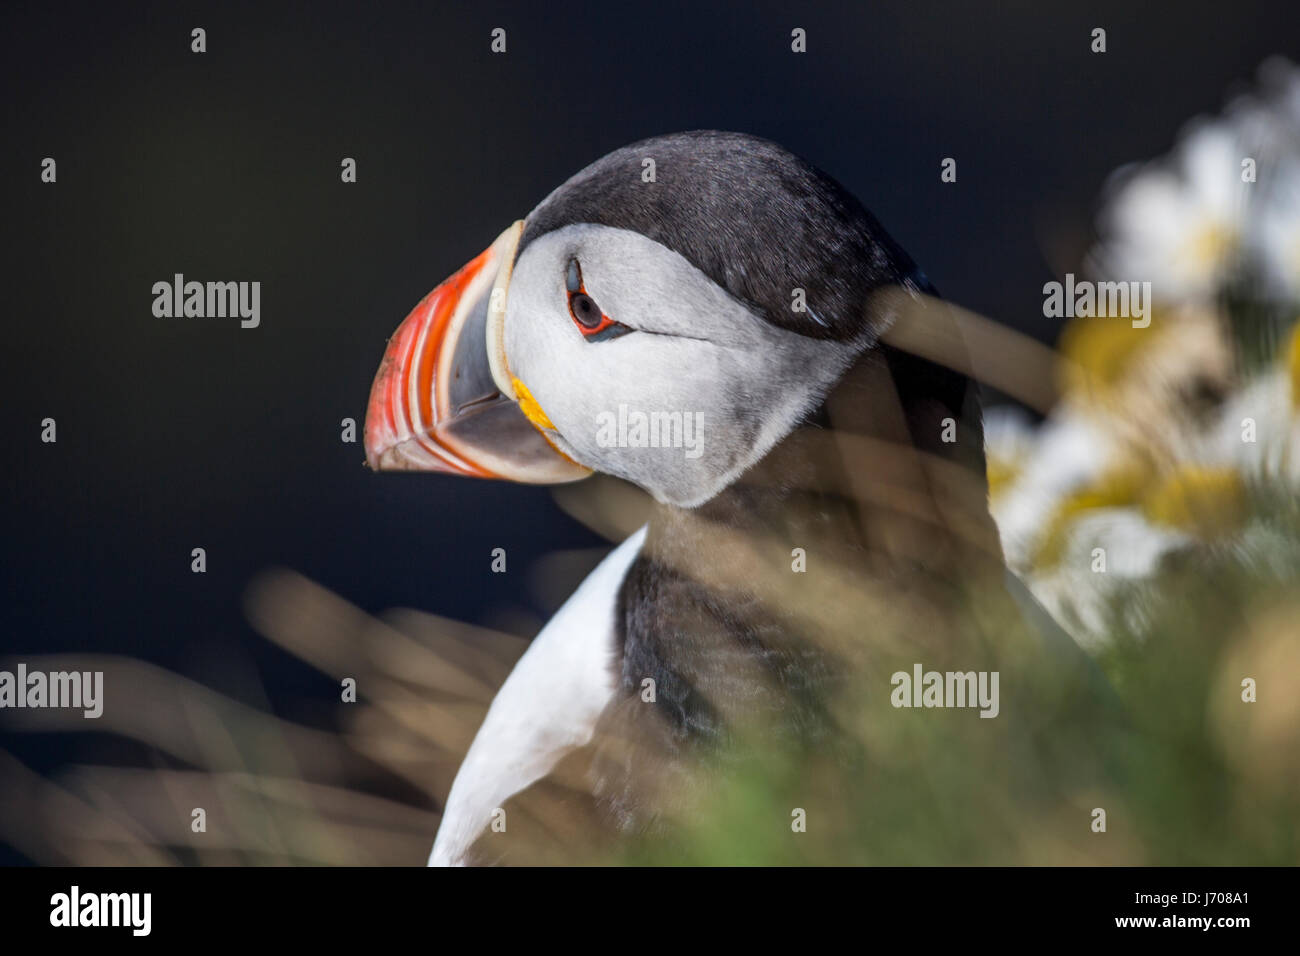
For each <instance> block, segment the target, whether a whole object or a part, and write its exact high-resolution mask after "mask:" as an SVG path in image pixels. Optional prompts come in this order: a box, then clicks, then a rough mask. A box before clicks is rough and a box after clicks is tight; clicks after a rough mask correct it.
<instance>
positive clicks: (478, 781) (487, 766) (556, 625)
mask: <svg viewBox="0 0 1300 956" xmlns="http://www.w3.org/2000/svg"><path fill="white" fill-rule="evenodd" d="M644 540H645V528H642V529H641V530H640V531H638V532H636V534H634V535H632V536H631V537H630V538H628V539H627V540H626V541H624V542H623V543H622V544H621V545H619V546H618V547H617V548H616V549H614V551H613V552H611V553H610V555H609V556H608V557H607V558H605V560H604V561H602V562H601V563H600V565H599V566H598V567H597V568H596V570H595V571H593V572H591V574H590V575H588V576H587V579H586V580H585V581H583V582H582V585H581V586H580V587H579V588H578V590H576V591H575V592H574V593H573V596H572V597H570V598H569V600H568V601H566V602H565V603H564V606H563V607H561V608H560V610H559V611H557V612H556V614H555V617H553V618H551V620H550V622H549V623H548V624H547V625H546V627H544V628H542V632H541V633H540V634H538V635H537V637H536V638H535V639H534V640H533V643H532V644H531V645H529V647H528V650H527V651H526V652H525V653H524V656H523V657H521V658H520V659H519V663H518V664H516V665H515V669H514V670H513V671H511V672H510V676H509V677H508V678H506V682H505V683H504V684H502V685H501V690H500V691H498V692H497V695H496V697H495V698H494V699H493V701H492V706H491V707H490V708H489V709H488V713H487V717H486V718H484V720H483V726H482V727H480V728H479V731H478V734H477V735H476V736H475V737H474V743H473V744H471V745H470V748H469V752H468V753H467V754H466V755H465V760H464V762H463V763H462V764H461V765H460V771H459V772H458V773H457V774H456V779H455V781H454V782H453V783H452V785H451V793H450V794H449V795H448V797H447V806H446V808H445V809H444V811H443V815H442V824H441V825H440V826H439V827H438V837H437V839H436V840H435V841H434V844H433V852H432V853H431V854H430V855H429V865H430V866H454V865H457V864H459V863H461V862H462V860H463V858H464V856H465V853H466V851H468V850H469V848H470V846H471V845H473V843H474V841H475V840H476V839H478V837H479V834H480V833H481V832H482V831H483V828H484V827H485V826H487V824H488V823H489V822H490V821H491V819H492V812H493V810H495V809H496V808H497V807H499V806H501V804H502V803H504V802H505V801H506V800H507V799H508V798H509V797H510V796H512V795H513V794H516V793H518V792H519V791H520V790H523V789H524V788H525V787H527V786H529V785H530V784H533V783H535V782H536V781H538V780H540V779H541V778H542V777H544V776H546V774H547V773H548V772H549V771H550V770H551V768H552V767H554V766H555V764H556V763H557V762H558V761H559V760H560V758H561V757H563V756H564V755H565V754H566V753H568V752H569V751H571V750H572V749H573V748H575V747H581V746H583V745H584V744H586V743H587V742H589V741H590V740H591V736H592V732H593V730H594V728H595V726H596V720H597V718H599V717H600V714H601V711H603V710H604V709H605V705H606V704H608V703H609V700H610V698H611V697H612V696H613V694H614V690H615V687H616V681H615V674H614V667H613V664H614V658H615V653H616V646H615V641H614V638H615V634H614V628H615V624H616V616H615V612H616V608H617V600H618V591H619V587H620V585H622V583H623V578H624V576H625V575H626V574H627V570H628V568H629V567H630V566H631V564H632V561H633V560H634V559H635V558H636V556H637V554H638V552H640V550H641V544H642V542H643V541H644Z"/></svg>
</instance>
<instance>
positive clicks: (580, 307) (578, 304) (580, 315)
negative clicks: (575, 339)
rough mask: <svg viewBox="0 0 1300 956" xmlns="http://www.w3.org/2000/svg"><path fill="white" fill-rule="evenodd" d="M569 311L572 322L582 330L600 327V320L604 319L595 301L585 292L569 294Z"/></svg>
mask: <svg viewBox="0 0 1300 956" xmlns="http://www.w3.org/2000/svg"><path fill="white" fill-rule="evenodd" d="M569 311H570V312H572V313H573V321H575V322H577V323H578V324H579V325H581V326H582V327H583V328H584V329H594V328H596V326H598V325H600V320H601V319H603V318H604V315H602V314H601V311H600V306H598V305H596V300H595V299H593V298H592V297H591V296H589V295H587V293H585V292H576V293H572V294H570V296H569Z"/></svg>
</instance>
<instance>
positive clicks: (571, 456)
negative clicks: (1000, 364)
mask: <svg viewBox="0 0 1300 956" xmlns="http://www.w3.org/2000/svg"><path fill="white" fill-rule="evenodd" d="M648 159H649V160H653V161H654V166H653V168H654V170H655V175H654V176H652V177H650V176H645V175H644V171H645V169H646V168H647V166H648V164H647V163H646V162H645V161H646V160H648ZM918 309H919V310H920V312H921V313H922V314H923V315H924V316H925V317H926V319H927V321H930V322H931V323H933V325H934V326H935V328H938V329H941V330H943V332H944V334H948V335H952V336H957V337H958V338H959V336H958V335H957V333H956V332H955V331H954V330H953V329H952V328H950V327H949V324H948V321H947V319H946V318H945V314H944V312H943V309H942V300H940V299H939V297H938V293H937V291H936V290H935V288H934V287H933V285H932V284H931V283H930V282H929V280H928V279H927V278H926V276H925V274H924V273H923V272H922V271H921V270H920V269H919V268H918V267H917V265H916V264H915V263H914V262H913V261H912V259H911V258H910V257H909V256H908V255H907V253H906V252H904V250H903V249H902V248H901V246H900V245H899V244H898V243H897V242H895V241H894V240H893V239H892V238H891V237H890V235H889V234H888V233H886V231H885V230H884V228H883V227H882V226H881V225H880V223H879V222H877V220H876V219H875V218H874V217H873V216H872V215H871V214H870V213H869V212H868V211H867V209H866V208H865V207H864V205H863V204H862V203H861V202H859V201H858V200H857V199H856V198H855V197H854V196H853V195H852V194H850V193H849V191H848V190H846V189H845V188H844V187H843V186H841V185H840V184H839V183H838V182H836V181H835V180H834V179H832V178H831V177H830V176H829V175H828V174H826V173H824V172H822V171H821V170H819V169H818V168H816V167H815V166H813V165H812V164H811V163H809V162H807V161H805V160H803V159H801V158H799V157H798V156H796V155H794V154H793V153H791V152H789V151H788V150H786V149H784V148H783V147H781V146H779V145H777V144H775V143H772V142H769V141H767V140H764V139H761V138H758V137H755V136H751V135H747V134H742V133H733V132H720V131H713V130H705V131H694V132H682V133H675V134H671V135H663V136H657V137H654V138H651V139H647V140H644V141H642V142H638V143H634V144H632V145H629V146H626V147H623V148H620V149H616V150H614V151H613V152H611V153H609V154H607V155H605V156H604V157H602V158H600V159H598V160H596V161H595V162H593V163H592V164H591V165H589V166H587V167H586V168H585V169H583V170H581V171H580V172H578V173H577V174H576V175H574V176H573V177H572V178H570V179H569V180H568V181H567V182H565V183H563V184H562V185H561V186H559V187H558V188H557V189H555V190H554V191H553V192H551V193H550V195H548V196H547V197H546V198H545V199H543V200H542V202H541V203H540V204H539V205H538V206H537V207H536V208H534V209H533V210H532V211H531V212H530V213H528V215H527V216H525V217H524V218H523V219H522V220H520V221H517V222H515V223H513V224H512V225H510V226H509V227H508V228H507V229H505V231H504V232H502V233H501V234H500V235H499V236H498V237H497V239H496V240H495V241H494V242H492V244H491V245H490V246H489V247H488V248H487V249H486V250H485V251H484V252H483V253H481V254H480V255H478V256H477V257H476V258H474V259H473V260H471V261H470V262H469V263H468V264H467V265H466V266H464V267H463V268H462V269H460V270H459V271H458V272H456V273H455V274H454V275H452V276H451V277H450V278H449V279H447V280H446V281H445V282H443V283H441V284H440V285H438V286H437V287H436V288H434V290H433V291H432V292H430V293H429V294H428V295H427V296H426V297H425V298H424V299H423V300H422V301H421V302H420V303H419V304H418V305H417V306H416V307H415V308H414V309H413V310H412V311H411V313H410V314H409V315H408V316H407V318H406V319H405V320H404V321H403V322H402V323H401V324H400V325H399V326H398V328H397V330H396V332H395V333H394V334H393V336H392V337H391V338H390V340H389V342H388V346H387V349H386V352H385V354H384V356H383V359H382V362H381V364H380V367H379V370H378V372H377V374H376V376H375V379H374V383H373V386H372V389H371V393H370V399H369V404H368V408H367V415H366V424H365V448H366V459H367V463H368V465H369V466H370V468H372V469H374V470H376V471H394V470H396V471H422V472H434V473H443V474H453V475H460V476H472V477H478V478H488V479H503V480H507V481H513V482H521V483H529V484H560V483H567V482H575V481H580V480H583V479H586V478H588V477H589V476H591V475H593V474H596V473H599V474H601V475H605V476H612V478H614V479H618V480H621V481H623V482H627V483H630V484H632V485H635V486H636V487H638V488H640V489H641V490H642V491H644V492H645V493H646V495H647V496H648V499H649V501H650V508H649V518H648V520H647V522H646V523H645V525H644V526H643V527H641V528H640V530H638V531H636V532H635V533H634V534H632V535H631V536H630V537H628V538H627V539H626V540H624V541H623V542H622V543H621V544H618V545H617V546H616V547H615V548H614V549H613V550H612V552H611V553H609V554H608V556H607V557H606V558H605V559H604V560H603V561H602V562H601V563H600V564H599V566H598V567H596V569H595V570H594V571H593V572H592V573H591V574H590V575H589V576H588V577H587V578H586V579H585V580H584V581H583V582H582V583H581V585H580V586H579V587H578V588H577V589H576V591H575V592H574V593H573V594H572V596H571V597H570V598H569V599H568V600H567V601H566V602H565V603H564V604H563V606H562V607H561V608H560V610H559V611H558V612H557V613H556V614H555V615H554V616H553V617H552V619H551V620H550V621H548V622H547V623H546V625H545V626H544V628H543V629H542V630H541V631H540V633H539V634H538V635H537V636H536V637H535V638H534V640H533V641H532V642H531V644H530V645H529V647H528V649H527V651H526V652H525V653H524V655H523V656H522V658H521V659H520V660H519V661H518V663H517V665H516V666H515V667H514V669H513V671H512V672H511V673H510V674H509V677H508V678H507V679H506V680H505V682H504V684H503V685H502V686H501V688H500V689H499V691H498V692H497V694H496V696H495V698H494V699H493V702H492V704H491V706H490V708H489V710H488V712H487V715H486V717H485V718H484V720H483V723H482V725H481V727H480V729H479V730H478V732H477V735H476V736H475V737H474V739H473V742H472V744H471V746H470V747H469V750H468V752H467V753H466V754H465V756H464V759H463V761H462V763H461V765H460V768H459V771H458V772H457V774H456V776H455V779H454V782H453V784H452V787H451V790H450V793H449V795H448V797H447V800H446V802H445V805H444V807H443V813H442V819H441V823H440V826H439V829H438V832H437V835H436V838H435V840H434V843H433V847H432V851H431V853H430V857H429V863H430V864H431V865H462V864H475V863H510V862H535V861H538V860H541V861H556V860H560V859H563V856H562V855H557V854H558V850H557V849H556V848H557V847H559V846H564V845H569V844H571V843H573V842H574V840H575V839H576V838H575V836H574V834H577V833H581V834H583V835H584V839H588V840H592V841H595V840H604V839H614V840H617V839H619V838H620V837H622V836H625V835H627V834H641V835H644V834H647V833H651V834H654V833H659V834H660V835H661V836H662V837H663V839H666V840H671V839H672V827H671V821H672V820H673V819H674V818H675V815H680V814H689V813H690V812H691V808H692V807H694V806H697V805H698V800H699V799H701V796H702V795H705V794H707V793H708V792H709V791H710V789H711V787H712V786H713V784H714V781H715V779H716V775H717V774H723V773H728V772H735V771H736V767H735V760H737V759H739V758H735V757H734V752H735V750H736V748H735V747H734V744H735V742H736V741H737V739H739V738H740V737H741V736H742V735H744V734H746V733H749V734H750V736H751V738H752V734H753V733H754V728H760V730H759V731H758V732H759V733H761V734H762V740H763V741H764V742H765V745H770V746H771V747H774V748H776V747H792V748H793V747H798V748H803V749H804V750H805V751H812V752H816V753H818V754H820V755H822V756H824V757H825V758H826V759H829V760H833V761H834V760H843V761H845V762H848V763H852V762H853V761H854V760H857V759H860V755H858V756H855V755H854V752H853V749H854V748H853V746H852V742H851V740H849V741H847V742H846V739H845V738H846V736H849V735H845V734H844V733H842V727H841V726H839V717H838V716H837V712H836V707H835V705H834V701H835V700H836V699H837V697H838V696H839V695H843V694H844V693H845V692H846V690H847V691H848V692H850V693H856V694H859V695H861V694H874V695H875V697H877V698H882V697H885V696H887V694H888V691H889V687H888V678H887V677H885V676H883V674H884V671H882V667H884V670H885V671H887V670H888V668H887V667H885V665H884V664H883V663H882V660H881V659H880V655H879V654H876V655H875V656H873V654H872V653H871V652H860V650H861V648H860V645H861V644H862V643H863V642H861V641H859V640H858V639H857V638H858V636H859V635H861V634H863V633H866V632H871V631H872V630H873V621H874V620H875V619H876V618H877V617H879V618H880V619H881V620H883V619H884V618H885V617H887V616H890V613H891V611H893V610H897V609H900V608H906V609H908V610H907V611H906V614H905V615H903V620H904V622H905V624H906V622H909V621H910V622H912V623H911V624H906V626H907V627H911V628H912V631H913V633H914V636H915V639H916V645H917V646H919V647H921V648H923V649H924V652H925V653H926V654H928V655H929V656H930V657H931V658H933V659H936V660H939V659H947V658H949V657H951V658H953V659H956V658H957V657H958V656H960V654H959V650H960V653H966V656H965V657H961V660H960V661H959V663H961V664H963V665H966V664H968V663H969V661H970V660H971V655H974V656H976V657H978V656H979V655H980V654H981V653H983V652H984V651H983V650H982V648H984V643H983V642H982V641H981V640H980V639H979V638H978V637H976V638H970V637H969V636H968V632H969V631H971V630H972V625H971V624H970V622H968V621H966V620H964V618H963V614H964V612H963V611H962V607H963V604H962V601H963V599H964V595H966V594H967V593H968V592H969V589H970V588H971V587H975V588H978V589H981V590H983V591H988V592H997V594H998V600H999V601H1003V602H1009V605H1010V606H1016V605H1020V606H1021V612H1022V613H1024V614H1030V615H1032V614H1033V613H1036V612H1035V611H1034V610H1033V609H1032V608H1030V609H1029V610H1025V607H1028V606H1029V604H1031V603H1032V598H1029V597H1028V595H1027V592H1025V591H1024V589H1023V586H1021V587H1019V588H1017V586H1016V584H1015V582H1014V580H1012V579H1010V578H1009V576H1008V572H1007V571H1006V569H1005V565H1004V564H1003V560H1002V552H1001V548H1000V545H999V541H998V534H997V529H996V527H995V525H994V522H993V519H992V518H991V516H990V514H989V509H988V504H987V501H988V488H987V482H986V478H985V463H984V442H983V432H982V424H981V411H980V401H979V394H978V383H977V382H975V381H974V380H973V378H971V377H970V376H969V375H968V374H967V372H966V371H965V370H963V369H962V368H960V367H958V366H959V365H960V363H951V364H950V365H942V364H938V363H937V362H936V361H933V360H931V359H927V358H923V357H920V356H918V355H916V354H911V353H909V352H906V351H904V350H902V349H901V348H897V347H894V346H892V345H891V344H890V343H889V341H888V339H889V333H890V330H891V328H892V327H893V326H894V325H895V323H897V322H900V321H915V315H916V313H917V310H918ZM967 368H969V365H967ZM620 416H621V418H620ZM637 416H640V417H639V418H638V417H637ZM627 421H633V422H640V423H641V424H642V425H644V423H645V422H647V421H649V422H654V423H657V424H658V425H660V426H662V427H661V428H659V429H658V431H657V433H656V432H655V431H654V430H653V429H652V430H651V435H650V440H647V436H646V429H644V428H637V427H632V428H627V427H623V425H620V426H619V427H617V428H615V427H611V423H613V422H621V423H623V424H625V423H626V422H627ZM691 425H694V426H695V431H694V432H693V433H691V434H686V433H687V431H688V430H689V428H690V426H691ZM655 439H657V440H655ZM686 439H689V440H686ZM801 561H802V562H804V563H805V567H802V568H801V567H799V566H798V565H799V564H800V562H801ZM873 608H880V609H881V610H880V611H879V612H877V611H876V610H873ZM893 616H898V615H896V614H895V615H893ZM1048 627H1050V624H1049V625H1048ZM1057 630H1058V631H1059V629H1057ZM1060 639H1063V640H1064V641H1069V638H1068V637H1063V633H1062V634H1061V636H1060V637H1057V638H1054V640H1060ZM955 649H958V650H955ZM961 649H964V650H961ZM918 653H920V652H918ZM1004 706H1005V705H1004ZM977 723H981V724H982V723H983V722H982V721H978V722H977ZM746 728H748V730H746ZM556 781H560V784H559V785H558V786H556V787H555V790H554V791H553V792H554V793H558V794H561V796H560V797H557V799H559V800H560V801H561V803H563V804H564V805H565V806H567V807H569V808H570V809H571V810H572V813H573V814H574V815H575V818H576V817H579V816H580V817H581V819H582V821H583V822H582V823H581V824H576V823H575V824H573V825H571V826H570V827H569V828H568V830H567V832H566V833H565V834H561V835H559V836H555V837H552V838H551V846H550V850H549V851H546V852H543V851H539V850H537V846H538V845H539V843H540V842H541V838H539V837H537V834H535V833H533V834H526V833H525V832H521V831H527V830H528V829H529V828H528V827H527V826H520V825H517V824H516V818H517V816H518V814H516V815H514V816H509V817H508V818H509V819H510V821H511V825H510V826H509V827H506V826H500V827H498V826H495V825H494V824H495V822H496V821H498V820H499V819H501V818H503V817H507V816H508V815H509V814H511V812H512V811H511V807H513V806H515V805H516V804H517V803H519V801H521V800H524V799H525V798H526V797H527V795H528V794H530V793H538V792H541V791H543V790H544V789H545V788H546V787H548V786H553V785H555V782H556ZM578 804H581V806H580V807H579V806H578ZM534 838H536V839H534ZM530 839H532V840H533V842H532V843H531V844H530V843H529V842H528V841H529V840H530ZM530 852H531V855H530ZM548 853H549V855H548Z"/></svg>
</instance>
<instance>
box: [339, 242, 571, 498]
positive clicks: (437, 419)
mask: <svg viewBox="0 0 1300 956" xmlns="http://www.w3.org/2000/svg"><path fill="white" fill-rule="evenodd" d="M522 231H523V223H521V222H517V223H515V224H514V225H512V226H511V227H510V228H509V229H507V230H506V231H505V232H503V233H502V234H501V236H500V237H499V238H498V239H497V240H496V242H494V243H493V244H492V245H491V246H489V247H488V248H487V250H486V251H484V252H483V253H482V254H481V255H479V256H477V257H476V258H474V259H473V260H471V261H470V263H469V264H468V265H466V266H465V267H464V268H462V269H461V270H460V271H458V272H457V273H456V274H455V275H453V276H452V277H451V278H450V279H447V280H446V281H445V282H443V283H442V284H441V285H439V286H438V287H437V288H436V289H434V290H433V291H432V292H430V293H429V294H428V295H426V296H425V297H424V298H423V299H422V300H420V304H419V305H417V306H416V307H415V308H414V309H413V310H412V311H411V314H410V315H408V316H407V317H406V319H405V321H403V322H402V324H401V325H400V326H398V328H397V331H396V332H395V333H394V334H393V337H392V338H391V339H389V340H388V349H387V350H386V351H385V353H384V358H383V361H382V362H381V363H380V365H379V372H378V373H377V374H376V375H375V382H374V385H372V386H371V389H370V404H369V407H368V408H367V410H366V431H365V439H366V462H367V463H368V464H369V465H370V467H371V468H373V469H375V470H376V471H436V472H445V473H449V474H456V475H471V476H474V477H476V478H505V479H509V480H511V481H521V482H527V483H530V484H553V483H558V482H564V481H574V480H577V479H579V478H585V477H586V476H587V475H589V474H590V473H591V472H590V471H589V470H588V469H586V468H584V467H582V466H581V465H578V464H576V463H574V462H572V461H570V460H569V459H568V458H566V457H565V456H564V455H562V454H561V453H560V452H559V451H558V450H556V449H555V448H553V447H552V446H551V444H550V442H549V440H548V439H547V438H546V436H545V435H543V434H542V433H541V432H540V431H539V430H538V429H537V428H535V427H534V426H533V425H532V423H530V422H529V420H528V418H527V417H526V416H525V415H524V413H523V412H522V411H521V410H520V408H519V405H518V404H517V403H516V402H515V401H514V400H513V396H511V397H506V396H504V395H502V394H501V391H500V390H499V389H498V388H497V385H496V382H495V381H494V378H493V372H492V363H491V362H490V361H489V358H488V346H489V339H490V338H491V337H492V336H493V335H495V337H496V339H497V340H499V339H500V329H501V327H502V323H503V321H504V316H505V299H506V294H507V290H508V286H509V281H510V273H511V269H512V267H513V265H514V254H515V249H516V247H517V246H518V242H519V236H520V234H521V233H522Z"/></svg>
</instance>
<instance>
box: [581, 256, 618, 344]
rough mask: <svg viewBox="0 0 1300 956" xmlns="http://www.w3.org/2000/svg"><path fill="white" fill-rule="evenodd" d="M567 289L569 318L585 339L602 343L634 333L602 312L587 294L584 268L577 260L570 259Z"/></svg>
mask: <svg viewBox="0 0 1300 956" xmlns="http://www.w3.org/2000/svg"><path fill="white" fill-rule="evenodd" d="M565 288H566V290H567V291H568V293H569V316H570V317H571V318H572V319H573V324H574V325H576V326H577V327H578V331H579V332H581V333H582V336H583V338H585V339H587V340H588V341H600V340H603V339H609V338H613V337H615V336H617V335H622V334H623V333H624V332H630V331H632V330H631V329H629V328H628V327H627V326H626V325H623V324H622V323H621V322H615V321H614V320H613V319H611V318H610V317H609V316H608V315H606V314H605V313H604V312H602V311H601V308H600V306H598V305H597V304H596V300H595V299H593V298H592V297H591V296H590V295H588V294H587V287H586V286H585V285H584V284H583V281H582V267H581V266H580V265H578V260H577V259H570V260H569V264H568V268H567V269H566V270H565Z"/></svg>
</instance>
